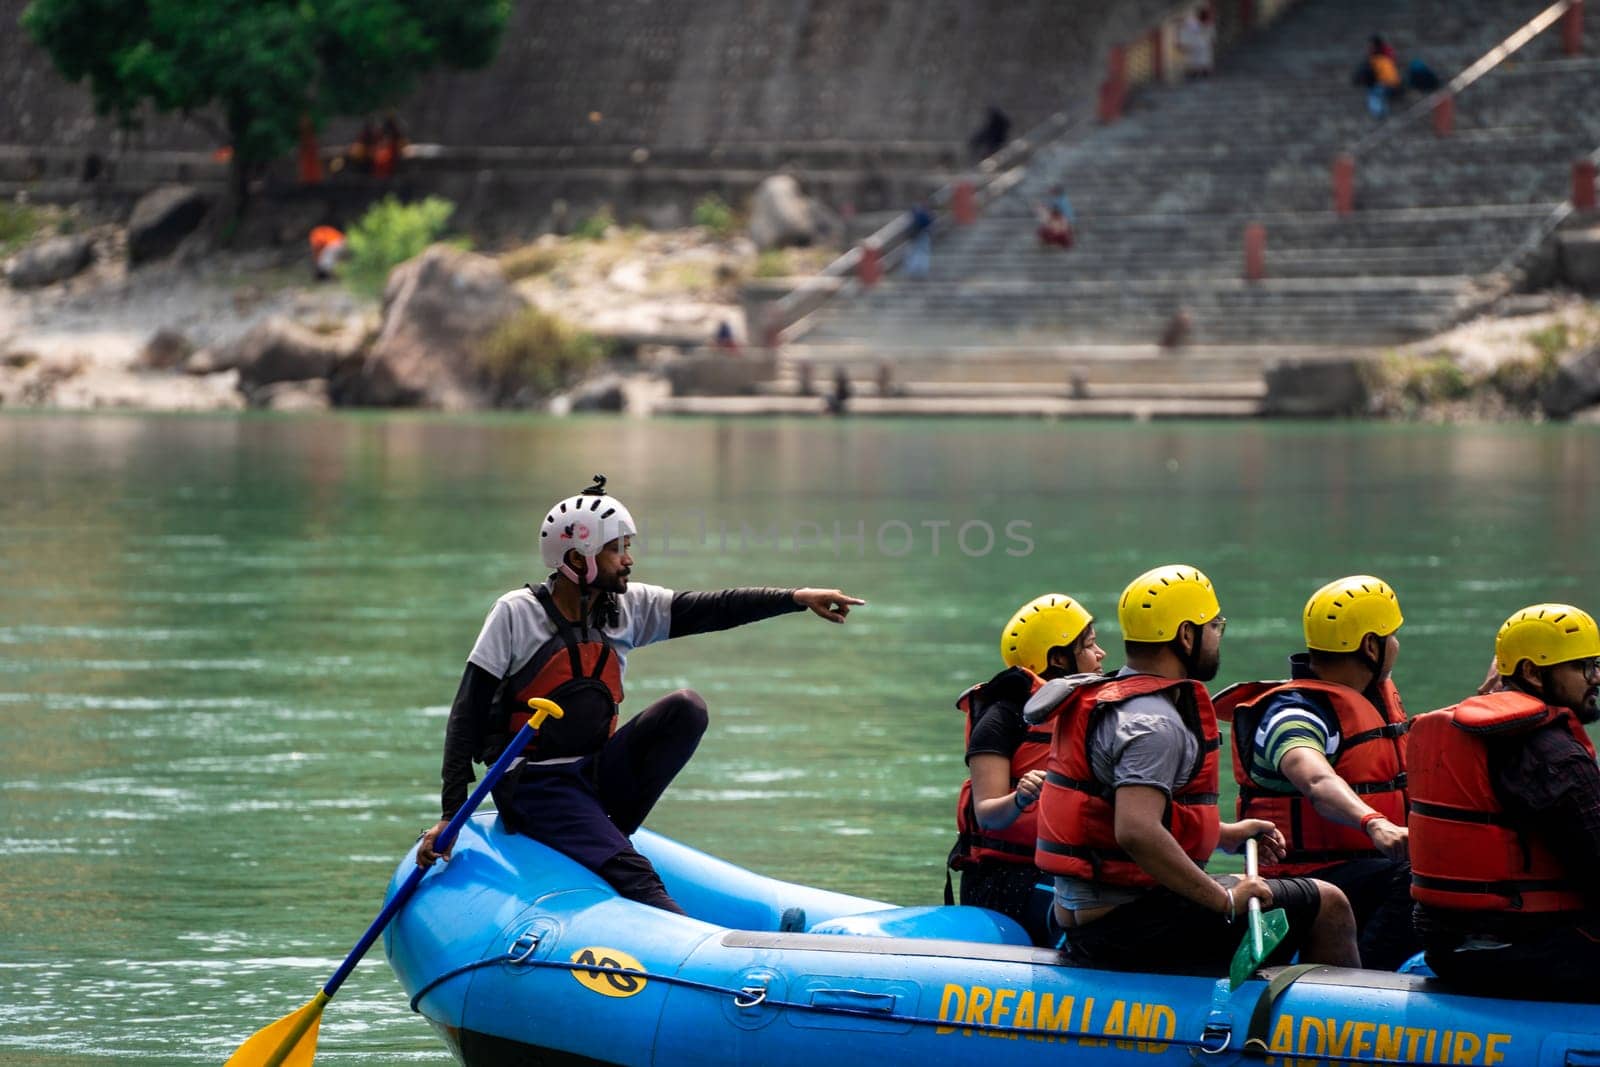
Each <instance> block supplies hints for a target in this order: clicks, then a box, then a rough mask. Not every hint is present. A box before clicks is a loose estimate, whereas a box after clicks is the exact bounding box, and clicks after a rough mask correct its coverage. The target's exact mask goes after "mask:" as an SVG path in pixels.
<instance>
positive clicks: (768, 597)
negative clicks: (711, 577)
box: [667, 588, 863, 637]
mask: <svg viewBox="0 0 1600 1067" xmlns="http://www.w3.org/2000/svg"><path fill="white" fill-rule="evenodd" d="M860 603H863V601H860V600H857V599H856V598H855V597H852V596H846V595H845V594H844V593H842V592H840V591H839V590H837V589H771V588H765V589H724V590H723V591H722V592H720V593H674V594H673V595H672V629H671V632H669V633H668V634H667V636H668V637H687V636H689V635H691V634H705V633H714V632H716V631H717V630H731V629H732V628H733V627H735V626H743V625H745V624H746V623H752V622H760V621H761V620H762V619H770V618H773V617H774V616H777V615H787V614H789V613H790V612H795V611H800V610H801V609H803V608H808V609H810V610H811V611H812V612H815V613H816V614H817V615H819V616H821V617H822V618H824V619H827V620H828V621H830V622H843V621H844V618H845V616H846V615H848V614H849V613H850V608H851V606H852V605H855V604H860Z"/></svg>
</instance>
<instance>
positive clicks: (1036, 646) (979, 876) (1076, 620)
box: [945, 593, 1106, 945]
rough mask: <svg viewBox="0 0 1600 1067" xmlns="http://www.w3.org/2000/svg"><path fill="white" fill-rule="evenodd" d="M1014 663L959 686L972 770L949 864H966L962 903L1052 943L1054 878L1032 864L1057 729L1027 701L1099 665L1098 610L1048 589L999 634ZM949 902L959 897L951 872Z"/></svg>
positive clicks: (960, 806)
mask: <svg viewBox="0 0 1600 1067" xmlns="http://www.w3.org/2000/svg"><path fill="white" fill-rule="evenodd" d="M1000 658H1001V660H1002V661H1004V663H1005V665H1006V669H1005V670H1003V671H1001V672H1000V673H999V674H997V675H995V676H994V677H993V678H991V679H990V680H989V681H988V682H985V683H984V684H982V685H975V686H973V687H972V688H971V689H968V690H967V691H966V692H965V693H963V694H961V698H960V699H959V700H957V701H956V707H958V708H960V709H961V710H962V711H963V712H964V713H965V715H966V720H967V769H968V771H969V772H970V773H971V777H970V778H968V779H967V781H966V782H964V783H963V784H962V787H961V798H960V800H959V802H958V803H957V805H956V830H957V832H958V836H957V838H956V845H955V848H954V849H953V850H951V853H950V866H951V867H953V868H955V869H957V870H959V871H961V903H963V904H974V905H977V906H979V907H984V908H991V909H993V910H994V911H998V912H1000V913H1001V914H1002V915H1009V916H1010V917H1011V918H1013V919H1015V920H1017V922H1019V923H1021V924H1022V927H1023V929H1025V930H1026V931H1027V932H1028V936H1029V937H1031V938H1033V940H1034V942H1035V943H1036V944H1041V945H1044V944H1051V943H1053V942H1054V940H1055V939H1056V937H1058V936H1059V933H1058V932H1052V930H1051V927H1050V921H1049V916H1050V901H1051V899H1052V897H1053V895H1054V883H1053V881H1052V880H1051V878H1050V876H1049V875H1047V874H1045V873H1044V872H1043V871H1041V870H1039V868H1038V867H1036V866H1034V862H1033V849H1034V839H1035V837H1036V836H1037V826H1036V820H1035V815H1036V813H1037V805H1036V803H1035V801H1037V800H1038V799H1039V790H1040V788H1041V787H1042V786H1043V785H1044V765H1045V760H1046V759H1047V758H1048V756H1049V754H1050V734H1049V732H1048V731H1045V730H1037V729H1032V728H1030V727H1029V726H1028V724H1027V723H1025V722H1023V720H1022V706H1023V705H1024V704H1025V703H1027V700H1028V698H1029V697H1030V696H1032V695H1033V693H1034V692H1035V691H1036V690H1037V689H1038V688H1039V686H1041V685H1042V684H1044V682H1045V681H1046V680H1048V679H1052V678H1060V677H1063V676H1065V675H1070V674H1079V673H1090V672H1096V671H1099V669H1100V664H1101V662H1102V661H1103V660H1104V659H1105V658H1106V654H1105V653H1104V652H1103V651H1101V649H1100V645H1099V639H1098V638H1097V636H1096V635H1095V630H1094V618H1093V617H1092V616H1091V615H1090V614H1089V612H1088V611H1087V610H1086V609H1085V608H1084V607H1083V605H1082V604H1079V603H1078V602H1077V601H1076V600H1074V599H1072V598H1071V597H1069V596H1066V595H1064V594H1061V593H1046V594H1045V595H1044V596H1041V597H1036V598H1034V599H1033V600H1030V601H1028V603H1026V604H1024V605H1022V607H1021V608H1019V609H1017V613H1016V614H1015V615H1013V616H1012V617H1011V621H1010V622H1008V623H1006V625H1005V629H1003V630H1001V632H1000ZM945 902H946V903H947V904H948V903H953V902H954V898H953V896H952V894H951V892H950V882H949V878H948V877H946V880H945Z"/></svg>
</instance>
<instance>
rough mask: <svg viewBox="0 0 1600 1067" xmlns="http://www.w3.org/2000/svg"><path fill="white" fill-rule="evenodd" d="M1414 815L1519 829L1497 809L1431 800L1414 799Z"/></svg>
mask: <svg viewBox="0 0 1600 1067" xmlns="http://www.w3.org/2000/svg"><path fill="white" fill-rule="evenodd" d="M1411 813H1412V814H1413V815H1426V816H1427V817H1428V818H1430V819H1442V820H1444V821H1445V822H1466V823H1473V824H1474V825H1477V826H1503V827H1505V828H1506V829H1507V830H1515V829H1517V823H1516V822H1515V821H1514V820H1512V819H1511V818H1510V817H1509V816H1507V815H1504V814H1502V813H1500V812H1496V811H1474V810H1472V809H1471V808H1457V807H1452V806H1451V805H1449V804H1435V803H1433V802H1432V801H1429V800H1413V801H1412V802H1411Z"/></svg>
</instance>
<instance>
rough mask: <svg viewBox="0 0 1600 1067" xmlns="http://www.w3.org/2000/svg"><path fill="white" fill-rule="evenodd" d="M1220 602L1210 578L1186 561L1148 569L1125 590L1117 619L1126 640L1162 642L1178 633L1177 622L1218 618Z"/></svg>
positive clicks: (1202, 621) (1196, 623) (1196, 622)
mask: <svg viewBox="0 0 1600 1067" xmlns="http://www.w3.org/2000/svg"><path fill="white" fill-rule="evenodd" d="M1221 611H1222V608H1221V606H1220V605H1218V604H1217V593H1216V590H1214V589H1212V588H1211V579H1210V578H1207V577H1206V576H1205V575H1204V574H1201V573H1200V571H1199V570H1197V569H1195V568H1194V567H1190V566H1188V565H1187V564H1183V563H1172V564H1168V565H1167V566H1165V567H1157V568H1156V569H1155V570H1153V571H1145V572H1144V573H1143V574H1141V575H1139V577H1137V578H1135V579H1134V580H1133V581H1132V582H1131V583H1130V584H1129V585H1128V588H1126V589H1124V590H1123V591H1122V599H1121V600H1120V601H1118V602H1117V622H1119V623H1120V624H1121V625H1122V639H1123V640H1124V641H1146V642H1150V643H1152V644H1160V643H1163V642H1167V641H1171V640H1172V639H1173V638H1174V637H1176V636H1177V634H1178V626H1179V625H1180V624H1182V623H1186V622H1192V623H1194V624H1195V625H1196V626H1200V625H1203V624H1205V623H1207V622H1210V621H1211V620H1212V619H1214V618H1216V617H1217V615H1218V614H1219V613H1221Z"/></svg>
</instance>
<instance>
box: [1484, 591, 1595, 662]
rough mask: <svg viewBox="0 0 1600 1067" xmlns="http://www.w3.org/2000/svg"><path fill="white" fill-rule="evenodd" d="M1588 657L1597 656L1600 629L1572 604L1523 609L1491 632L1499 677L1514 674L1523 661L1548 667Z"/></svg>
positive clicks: (1542, 605)
mask: <svg viewBox="0 0 1600 1067" xmlns="http://www.w3.org/2000/svg"><path fill="white" fill-rule="evenodd" d="M1590 656H1600V628H1596V626H1595V623H1594V617H1593V616H1592V615H1590V614H1589V613H1588V612H1587V611H1583V610H1581V609H1579V608H1575V607H1573V606H1572V605H1571V604H1535V605H1533V606H1532V607H1529V608H1523V609H1522V610H1521V611H1519V612H1517V613H1516V614H1515V615H1513V616H1511V618H1509V619H1507V620H1506V621H1505V623H1504V624H1503V625H1502V626H1501V627H1500V632H1499V633H1497V634H1495V635H1494V664H1495V669H1496V670H1498V671H1499V672H1500V673H1501V675H1502V676H1508V675H1512V674H1515V673H1516V670H1517V664H1519V663H1521V662H1522V661H1523V660H1529V661H1531V662H1532V663H1534V664H1535V665H1536V666H1539V667H1549V666H1553V665H1554V664H1557V663H1566V662H1568V661H1569V660H1575V659H1588V658H1589V657H1590Z"/></svg>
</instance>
